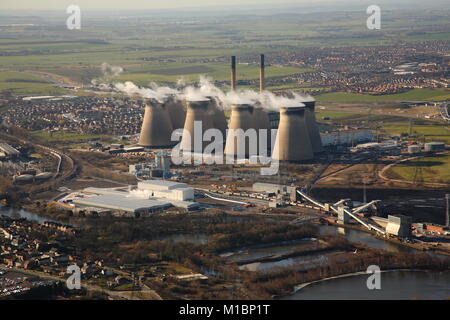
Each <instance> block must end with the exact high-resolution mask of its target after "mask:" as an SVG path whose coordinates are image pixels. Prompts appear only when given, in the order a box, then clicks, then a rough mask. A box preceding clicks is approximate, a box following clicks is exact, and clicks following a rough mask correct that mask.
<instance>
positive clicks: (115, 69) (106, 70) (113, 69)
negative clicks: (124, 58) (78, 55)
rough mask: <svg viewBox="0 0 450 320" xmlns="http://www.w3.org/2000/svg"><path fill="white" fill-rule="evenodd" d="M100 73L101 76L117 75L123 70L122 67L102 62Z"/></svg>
mask: <svg viewBox="0 0 450 320" xmlns="http://www.w3.org/2000/svg"><path fill="white" fill-rule="evenodd" d="M101 68H102V73H103V76H105V77H108V76H118V75H119V74H121V73H122V72H123V68H122V67H120V66H112V65H110V64H109V63H106V62H103V63H102V67H101Z"/></svg>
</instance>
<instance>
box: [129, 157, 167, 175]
mask: <svg viewBox="0 0 450 320" xmlns="http://www.w3.org/2000/svg"><path fill="white" fill-rule="evenodd" d="M128 172H129V173H130V174H132V175H135V176H136V177H138V178H144V177H149V178H170V177H171V173H170V156H169V154H168V153H167V152H164V151H160V152H157V153H156V156H155V161H149V162H144V163H137V164H130V165H129V166H128Z"/></svg>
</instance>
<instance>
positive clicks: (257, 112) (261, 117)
mask: <svg viewBox="0 0 450 320" xmlns="http://www.w3.org/2000/svg"><path fill="white" fill-rule="evenodd" d="M253 128H255V129H256V130H260V129H264V130H266V132H267V140H266V146H267V148H266V150H259V146H260V141H259V139H258V154H259V155H269V154H270V152H269V150H270V148H271V144H270V141H271V140H270V120H269V114H268V113H267V112H266V111H264V109H262V108H255V109H254V110H253ZM258 137H259V131H258Z"/></svg>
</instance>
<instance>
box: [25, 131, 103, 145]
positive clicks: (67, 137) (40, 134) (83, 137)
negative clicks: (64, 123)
mask: <svg viewBox="0 0 450 320" xmlns="http://www.w3.org/2000/svg"><path fill="white" fill-rule="evenodd" d="M31 135H32V136H33V137H35V138H37V139H38V140H40V141H43V142H53V143H58V142H71V141H87V140H90V139H95V138H100V139H102V140H109V139H110V138H111V137H110V136H107V135H101V134H82V133H74V132H63V131H58V132H53V133H52V134H50V133H49V132H47V131H34V132H31Z"/></svg>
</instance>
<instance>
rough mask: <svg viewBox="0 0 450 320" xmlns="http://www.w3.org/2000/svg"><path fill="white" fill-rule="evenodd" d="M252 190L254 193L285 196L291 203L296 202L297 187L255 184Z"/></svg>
mask: <svg viewBox="0 0 450 320" xmlns="http://www.w3.org/2000/svg"><path fill="white" fill-rule="evenodd" d="M252 190H253V191H254V192H260V193H269V194H270V193H272V194H275V195H280V196H286V197H289V199H290V200H291V201H297V199H298V194H297V190H298V187H296V186H286V185H281V184H273V183H262V182H256V183H254V184H253V187H252Z"/></svg>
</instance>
